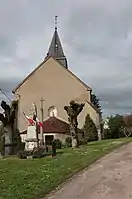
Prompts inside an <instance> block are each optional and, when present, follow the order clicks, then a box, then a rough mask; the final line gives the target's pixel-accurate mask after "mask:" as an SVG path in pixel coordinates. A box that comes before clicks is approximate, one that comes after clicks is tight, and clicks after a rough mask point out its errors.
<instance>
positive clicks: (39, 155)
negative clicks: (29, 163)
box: [32, 147, 46, 158]
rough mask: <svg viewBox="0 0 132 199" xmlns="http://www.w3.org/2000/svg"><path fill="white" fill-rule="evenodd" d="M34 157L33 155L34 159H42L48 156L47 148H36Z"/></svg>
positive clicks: (33, 153)
mask: <svg viewBox="0 0 132 199" xmlns="http://www.w3.org/2000/svg"><path fill="white" fill-rule="evenodd" d="M32 155H33V158H42V157H44V156H46V148H44V147H39V148H34V149H33V152H32Z"/></svg>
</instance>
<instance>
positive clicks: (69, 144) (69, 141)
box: [65, 137, 72, 147]
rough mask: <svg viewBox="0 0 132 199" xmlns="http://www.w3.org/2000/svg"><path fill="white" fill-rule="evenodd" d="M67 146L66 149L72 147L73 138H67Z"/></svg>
mask: <svg viewBox="0 0 132 199" xmlns="http://www.w3.org/2000/svg"><path fill="white" fill-rule="evenodd" d="M65 145H66V147H72V138H71V137H67V138H66V139H65Z"/></svg>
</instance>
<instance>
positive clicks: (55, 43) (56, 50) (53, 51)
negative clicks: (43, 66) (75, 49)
mask: <svg viewBox="0 0 132 199" xmlns="http://www.w3.org/2000/svg"><path fill="white" fill-rule="evenodd" d="M49 57H53V58H54V59H56V60H57V61H58V62H59V63H60V64H62V65H63V66H64V67H66V68H68V66H67V59H66V57H65V54H64V52H63V48H62V45H61V41H60V38H59V35H58V31H57V26H55V31H54V34H53V38H52V41H51V44H50V47H49V50H48V53H47V56H46V58H45V59H48V58H49Z"/></svg>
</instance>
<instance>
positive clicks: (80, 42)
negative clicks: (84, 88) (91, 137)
mask: <svg viewBox="0 0 132 199" xmlns="http://www.w3.org/2000/svg"><path fill="white" fill-rule="evenodd" d="M55 15H58V16H59V24H58V27H59V35H60V38H61V41H62V45H63V48H64V51H65V54H66V56H67V59H68V65H69V69H70V70H71V71H72V72H74V73H75V74H76V75H77V76H79V77H80V78H81V79H82V80H83V81H85V83H87V84H88V85H89V86H90V87H92V88H93V92H94V93H95V94H96V95H97V96H99V98H100V100H101V104H102V108H103V112H104V115H105V116H106V115H109V114H115V113H120V114H125V113H130V112H131V110H132V0H110V1H109V0H76V1H75V0H55V1H54V0H47V1H45V0H19V1H18V0H13V1H11V0H0V87H1V88H3V89H4V90H5V91H6V92H7V93H8V95H9V96H10V95H11V92H10V91H11V90H12V88H14V87H15V86H16V84H17V83H19V82H20V81H21V80H22V79H23V78H24V77H25V76H27V75H28V74H29V73H30V72H31V71H32V70H33V69H34V68H35V67H36V66H37V65H38V64H40V63H41V62H42V61H43V59H44V57H45V55H46V53H47V50H48V47H49V44H50V41H51V38H52V35H53V31H54V16H55ZM0 99H3V97H2V95H0Z"/></svg>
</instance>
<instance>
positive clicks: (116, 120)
mask: <svg viewBox="0 0 132 199" xmlns="http://www.w3.org/2000/svg"><path fill="white" fill-rule="evenodd" d="M124 127H125V122H124V118H123V116H122V115H115V116H110V117H108V129H105V130H104V135H105V138H106V139H114V138H120V137H124V132H123V131H124Z"/></svg>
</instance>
